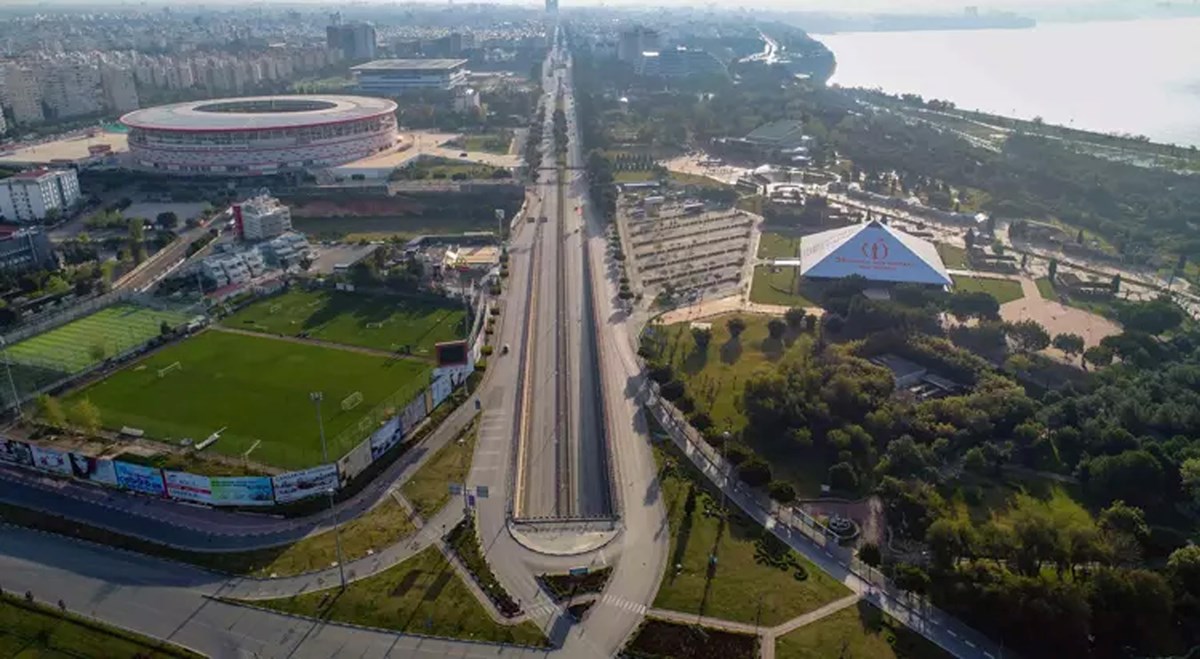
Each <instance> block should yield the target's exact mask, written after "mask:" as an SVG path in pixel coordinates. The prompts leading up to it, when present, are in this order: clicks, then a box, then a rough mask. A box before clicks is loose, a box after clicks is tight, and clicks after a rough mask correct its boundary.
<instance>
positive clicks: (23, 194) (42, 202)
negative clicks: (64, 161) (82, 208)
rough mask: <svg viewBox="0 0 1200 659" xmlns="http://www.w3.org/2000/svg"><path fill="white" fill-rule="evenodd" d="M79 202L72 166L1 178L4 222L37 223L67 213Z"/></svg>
mask: <svg viewBox="0 0 1200 659" xmlns="http://www.w3.org/2000/svg"><path fill="white" fill-rule="evenodd" d="M78 201H79V179H78V178H77V177H76V176H75V170H73V169H34V170H30V171H27V172H21V173H20V174H14V175H12V176H10V177H8V178H6V179H3V180H0V217H3V218H4V220H5V221H7V222H14V223H17V224H27V223H31V222H39V221H41V220H44V219H46V217H47V216H49V215H52V214H62V213H65V212H67V211H68V210H70V208H71V207H72V206H74V205H75V203H76V202H78Z"/></svg>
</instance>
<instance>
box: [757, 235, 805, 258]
mask: <svg viewBox="0 0 1200 659" xmlns="http://www.w3.org/2000/svg"><path fill="white" fill-rule="evenodd" d="M799 253H800V239H799V238H796V237H794V236H785V235H783V234H781V233H774V232H772V231H765V232H763V234H762V236H761V237H760V238H759V240H758V258H760V259H790V258H795V256H796V255H797V254H799Z"/></svg>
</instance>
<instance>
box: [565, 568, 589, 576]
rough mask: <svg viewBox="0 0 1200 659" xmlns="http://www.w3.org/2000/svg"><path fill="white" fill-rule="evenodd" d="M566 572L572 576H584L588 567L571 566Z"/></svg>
mask: <svg viewBox="0 0 1200 659" xmlns="http://www.w3.org/2000/svg"><path fill="white" fill-rule="evenodd" d="M568 573H569V574H570V575H571V576H573V577H582V576H584V575H586V574H587V573H588V569H587V567H586V566H584V567H573V568H571V569H570V571H569V572H568Z"/></svg>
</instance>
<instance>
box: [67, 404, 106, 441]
mask: <svg viewBox="0 0 1200 659" xmlns="http://www.w3.org/2000/svg"><path fill="white" fill-rule="evenodd" d="M68 418H69V419H70V421H71V423H72V424H73V425H74V426H75V427H77V428H79V429H80V430H82V431H84V432H86V433H88V434H92V435H94V434H96V433H97V432H100V426H101V423H100V408H99V407H96V404H95V403H93V402H92V401H91V400H89V399H87V398H81V399H79V400H78V401H76V403H75V404H74V405H73V406H71V410H70V414H69V415H68Z"/></svg>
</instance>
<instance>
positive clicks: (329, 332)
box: [222, 288, 466, 357]
mask: <svg viewBox="0 0 1200 659" xmlns="http://www.w3.org/2000/svg"><path fill="white" fill-rule="evenodd" d="M465 318H466V312H465V311H464V310H463V308H462V306H460V305H453V304H449V303H448V302H447V303H439V302H434V301H427V300H416V299H410V298H403V297H397V296H370V295H361V294H358V293H342V292H331V291H305V290H301V289H297V288H293V289H292V290H290V291H288V292H287V293H284V294H283V295H278V296H275V297H270V298H267V299H264V300H261V301H259V302H256V303H254V304H251V305H250V306H248V307H246V308H245V309H242V310H241V311H239V312H237V313H235V314H233V315H232V316H230V317H228V318H226V319H225V320H224V321H222V324H224V325H225V326H227V327H233V328H236V329H246V330H253V331H256V332H264V333H267V334H283V335H286V336H297V335H299V334H305V335H306V336H309V337H311V338H314V339H321V340H323V341H331V342H333V343H344V344H346V345H354V346H363V347H366V348H375V349H377V350H386V351H395V350H397V349H399V348H400V347H401V346H411V350H412V354H414V355H421V356H426V357H432V356H433V346H434V344H435V343H439V342H441V341H453V340H455V339H461V338H463V337H464V336H466V330H465V328H464V327H463V321H464V319H465Z"/></svg>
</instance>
